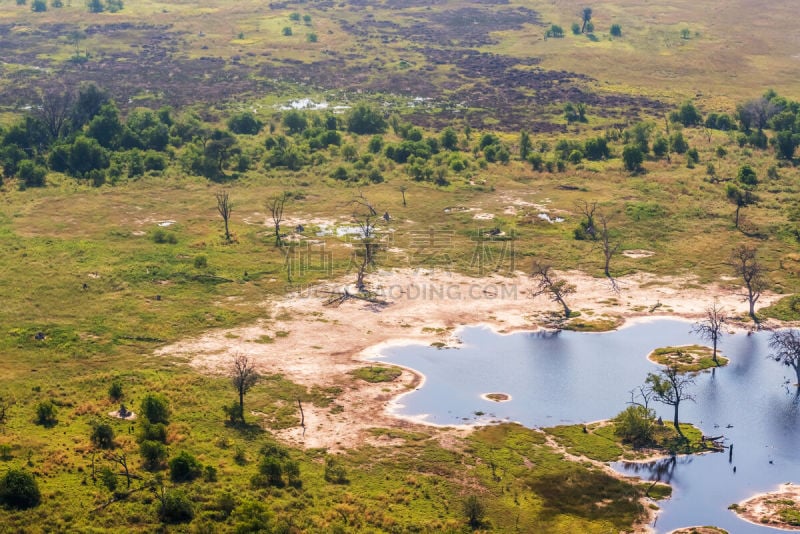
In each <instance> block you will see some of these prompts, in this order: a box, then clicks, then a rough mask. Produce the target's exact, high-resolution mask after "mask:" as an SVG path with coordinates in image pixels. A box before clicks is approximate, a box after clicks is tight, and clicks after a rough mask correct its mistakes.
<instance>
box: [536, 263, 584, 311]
mask: <svg viewBox="0 0 800 534" xmlns="http://www.w3.org/2000/svg"><path fill="white" fill-rule="evenodd" d="M532 275H533V277H534V279H535V280H536V281H537V285H536V290H535V291H534V293H533V296H534V297H535V296H537V295H541V294H543V293H549V294H550V298H551V299H552V300H553V301H554V302H558V303H559V304H561V306H562V307H563V308H564V318H565V319H569V316H570V313H571V310H570V309H569V306H567V301H566V297H567V296H568V295H571V294H573V293H575V285H574V284H570V283H568V282H567V281H566V280H562V279H559V278H558V277H557V276H556V275H555V273H554V272H553V269H552V267H551V266H550V265H548V264H545V263H538V262H536V263H534V264H533V272H532Z"/></svg>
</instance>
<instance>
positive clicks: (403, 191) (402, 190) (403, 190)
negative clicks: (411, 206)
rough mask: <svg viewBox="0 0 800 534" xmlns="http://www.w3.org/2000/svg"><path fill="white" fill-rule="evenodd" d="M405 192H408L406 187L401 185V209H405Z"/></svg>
mask: <svg viewBox="0 0 800 534" xmlns="http://www.w3.org/2000/svg"><path fill="white" fill-rule="evenodd" d="M406 191H408V187H406V186H404V185H401V186H400V194H401V195H403V207H404V208H405V207H406Z"/></svg>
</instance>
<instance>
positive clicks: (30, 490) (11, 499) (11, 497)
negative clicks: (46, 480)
mask: <svg viewBox="0 0 800 534" xmlns="http://www.w3.org/2000/svg"><path fill="white" fill-rule="evenodd" d="M41 500H42V496H41V493H39V485H38V484H37V483H36V479H35V478H33V475H31V474H30V473H28V472H27V471H23V470H21V469H11V470H9V471H8V472H7V473H6V474H5V475H3V477H2V478H0V504H2V505H3V506H5V507H7V508H12V509H17V510H25V509H27V508H33V507H34V506H37V505H38V504H39V503H40V502H41Z"/></svg>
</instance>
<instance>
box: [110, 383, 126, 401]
mask: <svg viewBox="0 0 800 534" xmlns="http://www.w3.org/2000/svg"><path fill="white" fill-rule="evenodd" d="M122 395H123V390H122V382H120V381H119V380H118V379H116V378H115V379H114V380H112V381H111V385H110V386H108V396H109V397H110V398H111V400H113V401H118V400H120V399H121V398H122Z"/></svg>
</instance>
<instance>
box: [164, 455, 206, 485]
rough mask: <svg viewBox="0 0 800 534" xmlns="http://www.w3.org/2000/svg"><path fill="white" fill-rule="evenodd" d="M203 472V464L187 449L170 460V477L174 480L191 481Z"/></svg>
mask: <svg viewBox="0 0 800 534" xmlns="http://www.w3.org/2000/svg"><path fill="white" fill-rule="evenodd" d="M202 472H203V466H202V464H200V462H198V461H197V458H195V457H194V456H192V455H191V454H189V453H188V452H186V451H181V452H180V453H178V455H177V456H175V457H174V458H172V459H171V460H170V461H169V477H170V479H171V480H172V481H173V482H191V481H192V480H194V479H196V478H197V477H199V476H200V474H201V473H202Z"/></svg>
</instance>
